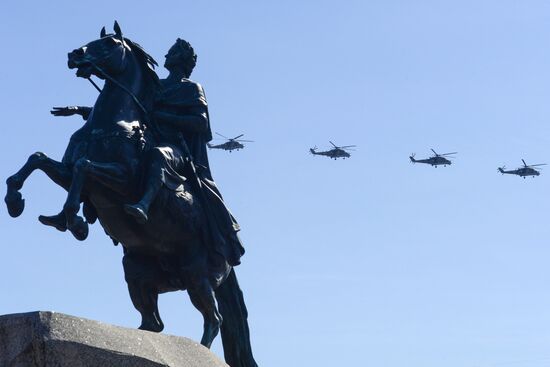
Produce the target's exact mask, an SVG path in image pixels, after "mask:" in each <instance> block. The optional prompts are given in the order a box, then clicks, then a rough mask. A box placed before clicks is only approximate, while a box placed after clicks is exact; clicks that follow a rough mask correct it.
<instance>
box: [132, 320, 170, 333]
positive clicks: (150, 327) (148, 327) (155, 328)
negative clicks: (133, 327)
mask: <svg viewBox="0 0 550 367" xmlns="http://www.w3.org/2000/svg"><path fill="white" fill-rule="evenodd" d="M138 329H139V330H145V331H151V332H153V333H160V332H161V331H162V330H163V329H164V325H162V324H158V323H150V322H149V323H145V322H142V323H141V325H140V326H139V327H138Z"/></svg>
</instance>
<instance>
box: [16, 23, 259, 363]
mask: <svg viewBox="0 0 550 367" xmlns="http://www.w3.org/2000/svg"><path fill="white" fill-rule="evenodd" d="M196 60H197V55H196V54H195V52H194V50H193V48H192V47H191V45H190V44H189V43H188V42H186V41H184V40H181V39H177V41H176V43H175V44H174V45H173V46H172V47H171V48H170V50H169V51H168V53H167V54H166V62H165V64H164V66H165V67H166V69H167V70H168V71H169V75H168V77H167V78H166V79H159V78H158V76H157V74H156V73H155V71H154V67H155V66H157V63H156V61H155V60H154V59H153V58H152V57H151V56H150V55H149V54H148V53H147V52H145V50H144V49H143V48H142V47H141V46H140V45H139V44H137V43H136V42H133V41H132V40H130V39H129V38H126V37H124V36H123V34H122V31H121V28H120V26H119V25H118V23H117V22H115V25H114V33H109V34H108V33H107V32H106V31H105V28H103V29H102V30H101V33H100V38H99V39H97V40H94V41H92V42H89V43H87V44H86V45H84V46H82V47H80V48H77V49H75V50H73V51H72V52H70V53H69V54H68V66H69V68H70V69H76V75H77V76H78V77H82V78H86V79H89V80H90V81H91V79H90V78H91V76H92V75H93V76H95V77H97V78H100V79H103V80H104V81H105V84H104V86H103V88H102V89H101V90H100V93H99V96H98V98H97V100H96V102H95V104H94V106H93V108H89V107H78V106H73V107H55V108H54V110H53V111H52V114H54V115H56V116H69V115H75V114H77V115H80V116H82V117H83V118H84V119H85V120H86V122H85V124H84V125H83V126H82V128H80V129H79V130H77V131H76V132H75V133H74V134H73V135H72V137H71V139H70V142H69V145H68V147H67V149H66V151H65V154H64V156H63V159H62V160H61V162H59V161H56V160H53V159H51V158H49V157H48V156H46V155H45V154H44V153H41V152H37V153H34V154H32V155H31V156H30V157H29V158H28V160H27V162H26V163H25V165H24V166H23V167H22V168H21V169H20V170H19V171H18V172H17V173H16V174H14V175H13V176H11V177H9V178H8V179H7V181H6V183H7V186H8V189H7V194H6V197H5V202H6V205H7V207H8V212H9V214H10V215H11V216H12V217H18V216H19V215H21V214H22V212H23V210H24V207H25V202H24V200H23V198H22V195H21V193H20V190H21V188H22V187H23V184H24V182H25V180H26V179H27V178H28V177H29V176H30V174H31V173H32V172H33V171H34V170H37V169H38V170H41V171H43V172H44V173H45V174H46V175H47V176H48V177H49V178H50V179H51V180H52V181H54V182H55V183H56V184H58V185H60V186H61V187H63V188H64V189H65V190H67V192H68V195H67V199H66V201H65V203H64V205H63V208H62V210H61V212H60V213H59V214H56V215H52V216H40V218H39V220H40V222H41V223H43V224H45V225H48V226H52V227H54V228H56V229H58V230H60V231H69V232H70V233H71V234H72V235H73V236H74V237H75V238H76V239H78V240H80V241H83V240H85V239H86V237H87V236H88V225H89V224H93V223H94V222H95V221H96V220H98V221H99V223H100V224H101V226H102V227H103V228H104V229H105V232H106V233H107V234H108V235H109V236H110V237H111V239H112V240H113V242H114V243H115V244H119V243H120V244H121V245H122V248H123V251H124V257H123V261H122V263H123V267H124V275H125V280H126V282H127V284H128V291H129V293H130V298H131V299H132V302H133V304H134V307H135V308H136V309H137V310H138V311H139V313H140V314H141V319H142V321H141V325H140V326H139V328H140V329H143V330H149V331H154V332H160V331H162V330H163V328H164V325H163V322H162V320H161V318H160V314H159V310H158V303H157V301H158V296H159V294H161V293H165V292H171V291H177V290H187V292H188V294H189V298H190V299H191V302H192V303H193V305H194V306H195V307H196V308H197V310H198V311H199V312H200V313H201V314H202V316H203V318H204V330H203V335H202V339H201V344H203V345H204V346H206V347H208V348H209V347H210V346H211V344H212V341H213V340H214V338H215V337H216V335H217V334H218V333H219V332H220V331H221V337H222V343H223V348H224V355H225V360H226V362H227V363H228V364H229V365H230V366H231V367H257V364H256V362H255V361H254V357H253V355H252V349H251V345H250V335H249V327H248V321H247V318H248V313H247V309H246V306H245V303H244V298H243V293H242V291H241V289H240V287H239V284H238V282H237V278H236V275H235V270H234V267H235V266H237V265H239V264H240V259H241V256H242V255H243V254H244V248H243V246H242V244H241V241H240V239H239V237H238V235H237V232H238V231H239V225H238V224H237V221H236V220H235V218H234V217H233V215H231V213H230V211H229V210H228V209H227V207H226V206H225V203H224V201H223V198H222V196H221V194H220V191H219V190H218V188H217V186H216V184H215V182H214V180H213V178H212V174H211V172H210V165H209V163H208V156H207V150H206V144H207V143H208V142H209V141H210V140H211V139H212V133H211V128H210V120H209V116H208V104H207V101H206V97H205V94H204V90H203V88H202V86H201V85H200V84H198V83H196V82H193V81H191V80H190V79H189V77H190V75H191V72H192V71H193V68H194V67H195V64H196ZM94 85H95V84H94ZM96 88H97V86H96ZM98 89H99V88H98ZM81 205H82V213H83V216H84V218H82V217H81V216H79V214H78V213H79V211H80V208H81Z"/></svg>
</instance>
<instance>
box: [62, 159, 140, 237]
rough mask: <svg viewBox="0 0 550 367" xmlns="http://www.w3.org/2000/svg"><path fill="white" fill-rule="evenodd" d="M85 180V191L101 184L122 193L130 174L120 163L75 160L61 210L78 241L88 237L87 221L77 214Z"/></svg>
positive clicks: (124, 191) (68, 227)
mask: <svg viewBox="0 0 550 367" xmlns="http://www.w3.org/2000/svg"><path fill="white" fill-rule="evenodd" d="M85 182H86V183H87V185H89V186H90V187H88V190H87V191H91V190H90V189H91V188H92V185H102V186H104V187H106V188H108V189H110V190H113V191H115V192H117V193H119V194H122V195H124V194H126V193H127V192H128V184H129V183H130V175H129V172H128V170H127V169H126V168H125V166H124V165H122V164H118V163H99V162H92V161H90V160H88V159H86V158H80V159H79V160H78V161H76V163H75V164H74V167H73V180H72V182H71V186H70V188H69V194H68V195H67V200H66V201H65V205H63V212H64V213H65V216H66V218H67V229H68V230H69V231H71V233H72V234H73V235H74V236H75V238H76V239H77V240H79V241H83V240H85V239H86V237H88V223H86V222H85V221H84V219H82V218H81V217H80V216H78V215H77V214H78V211H79V210H80V197H81V195H82V190H83V189H84V183H85Z"/></svg>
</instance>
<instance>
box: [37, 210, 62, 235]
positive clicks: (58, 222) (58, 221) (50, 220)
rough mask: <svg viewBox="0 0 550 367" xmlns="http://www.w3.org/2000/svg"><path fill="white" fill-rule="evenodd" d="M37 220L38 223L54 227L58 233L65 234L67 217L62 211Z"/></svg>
mask: <svg viewBox="0 0 550 367" xmlns="http://www.w3.org/2000/svg"><path fill="white" fill-rule="evenodd" d="M38 220H39V221H40V223H42V224H44V225H46V226H50V227H54V228H55V229H57V230H58V231H61V232H65V231H66V230H67V217H66V216H65V213H64V212H63V211H61V213H59V214H56V215H49V216H48V215H41V216H39V217H38Z"/></svg>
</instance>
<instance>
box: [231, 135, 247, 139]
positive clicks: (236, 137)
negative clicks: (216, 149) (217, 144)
mask: <svg viewBox="0 0 550 367" xmlns="http://www.w3.org/2000/svg"><path fill="white" fill-rule="evenodd" d="M243 135H244V134H241V135H239V136H235V137H234V138H233V139H229V140H237V139H238V138H240V137H241V136H243Z"/></svg>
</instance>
